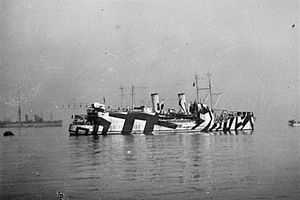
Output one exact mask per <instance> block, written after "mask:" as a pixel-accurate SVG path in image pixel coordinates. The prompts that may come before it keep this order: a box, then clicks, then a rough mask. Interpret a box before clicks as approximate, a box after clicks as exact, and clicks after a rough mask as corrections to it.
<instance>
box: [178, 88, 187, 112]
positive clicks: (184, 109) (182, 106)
mask: <svg viewBox="0 0 300 200" xmlns="http://www.w3.org/2000/svg"><path fill="white" fill-rule="evenodd" d="M178 103H179V107H180V112H183V113H187V105H186V99H185V94H184V93H178Z"/></svg>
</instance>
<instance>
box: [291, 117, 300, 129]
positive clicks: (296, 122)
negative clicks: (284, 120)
mask: <svg viewBox="0 0 300 200" xmlns="http://www.w3.org/2000/svg"><path fill="white" fill-rule="evenodd" d="M288 123H289V126H292V127H296V126H300V121H296V120H294V119H293V120H289V121H288Z"/></svg>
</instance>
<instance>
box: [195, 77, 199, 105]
mask: <svg viewBox="0 0 300 200" xmlns="http://www.w3.org/2000/svg"><path fill="white" fill-rule="evenodd" d="M195 86H196V93H197V103H199V85H198V74H196V75H195Z"/></svg>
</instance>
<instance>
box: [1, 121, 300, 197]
mask: <svg viewBox="0 0 300 200" xmlns="http://www.w3.org/2000/svg"><path fill="white" fill-rule="evenodd" d="M12 130H13V131H14V132H15V133H16V136H14V137H3V136H2V133H3V132H4V129H0V131H1V136H0V150H1V152H0V199H1V200H2V199H30V200H31V199H56V192H58V191H60V192H63V193H64V194H65V199H172V200H173V199H300V159H299V158H300V154H299V153H300V128H290V127H287V126H284V127H283V128H282V129H281V130H278V129H277V130H268V129H266V130H263V129H260V128H257V130H256V131H255V132H253V135H235V136H234V135H200V134H193V135H191V134H175V135H174V134H173V135H159V136H143V135H137V136H121V135H115V136H106V137H102V136H101V137H99V138H98V139H96V138H93V137H92V136H88V137H87V136H81V137H69V136H68V133H67V131H66V127H64V128H38V129H34V128H32V129H21V130H17V129H12Z"/></svg>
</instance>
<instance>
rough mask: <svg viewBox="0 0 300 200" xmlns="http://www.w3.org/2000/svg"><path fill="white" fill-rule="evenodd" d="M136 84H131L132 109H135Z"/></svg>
mask: <svg viewBox="0 0 300 200" xmlns="http://www.w3.org/2000/svg"><path fill="white" fill-rule="evenodd" d="M134 95H135V93H134V85H132V86H131V109H132V110H133V108H134Z"/></svg>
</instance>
